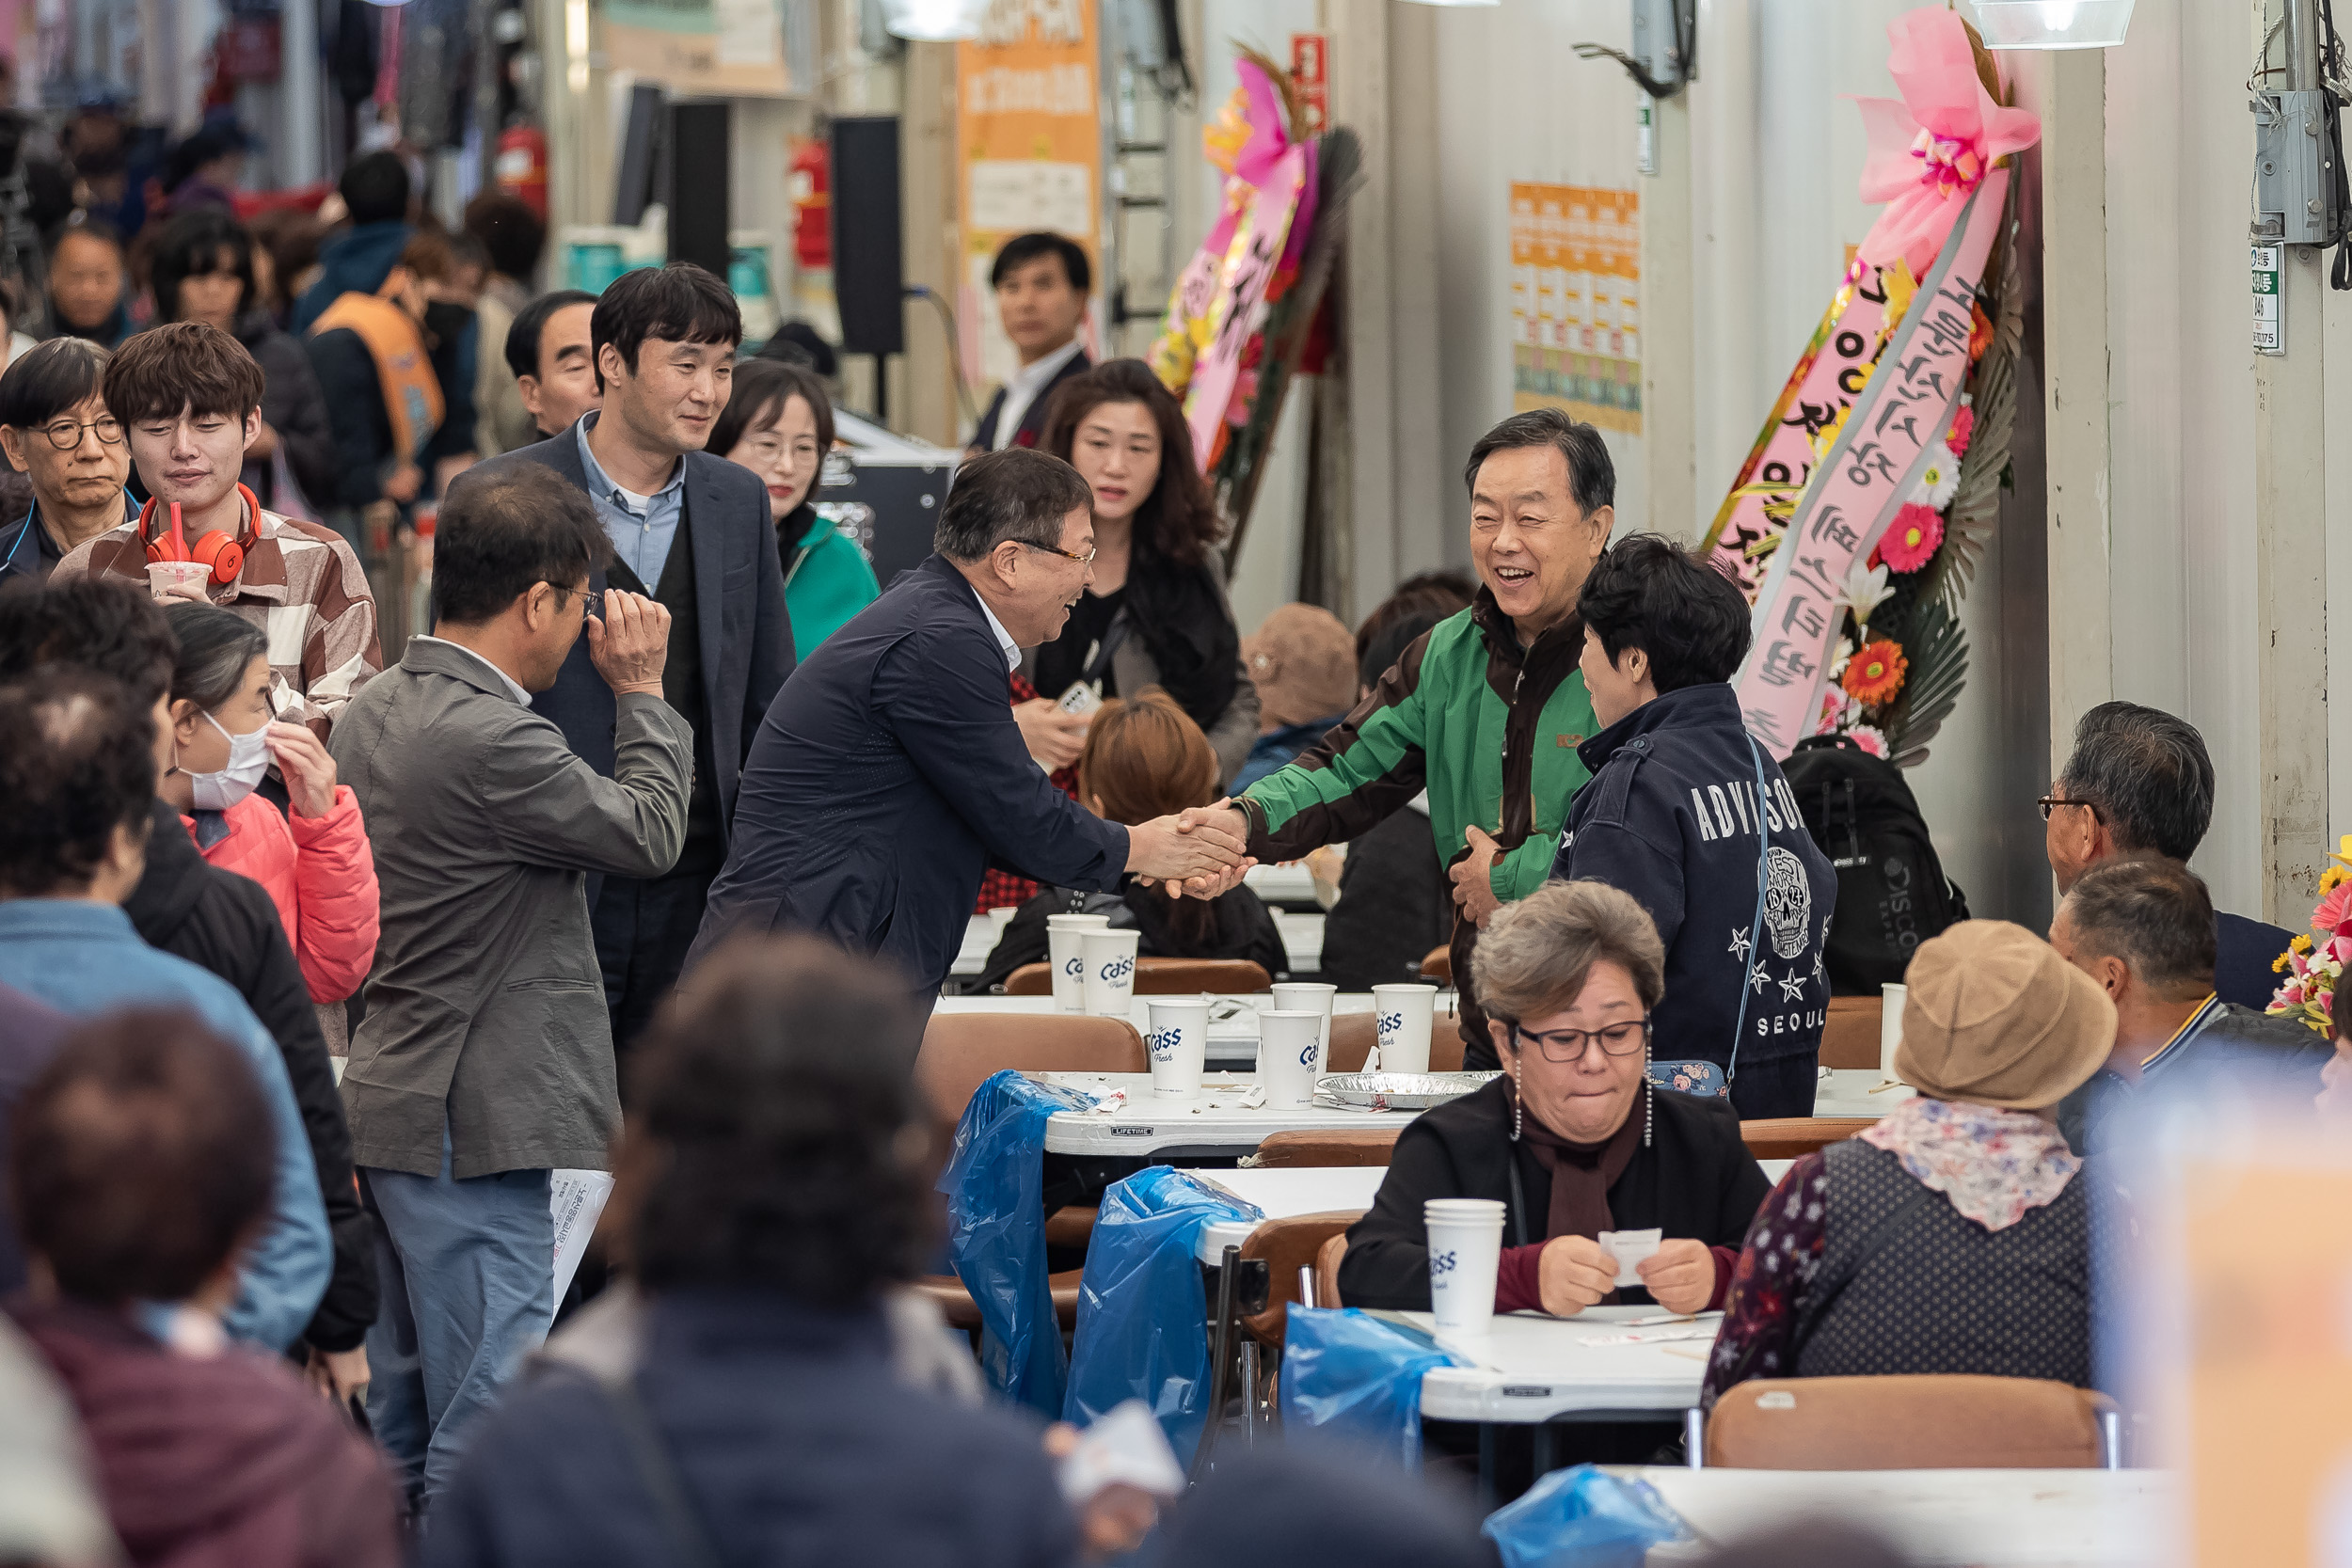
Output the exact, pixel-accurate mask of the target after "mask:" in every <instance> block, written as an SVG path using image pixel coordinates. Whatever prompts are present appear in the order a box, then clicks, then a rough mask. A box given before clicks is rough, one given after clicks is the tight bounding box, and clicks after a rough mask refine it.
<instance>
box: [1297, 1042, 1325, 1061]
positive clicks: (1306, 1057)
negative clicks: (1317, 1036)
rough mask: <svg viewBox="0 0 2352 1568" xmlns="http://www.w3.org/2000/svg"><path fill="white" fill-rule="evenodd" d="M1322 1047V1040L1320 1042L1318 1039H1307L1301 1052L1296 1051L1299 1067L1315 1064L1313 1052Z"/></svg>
mask: <svg viewBox="0 0 2352 1568" xmlns="http://www.w3.org/2000/svg"><path fill="white" fill-rule="evenodd" d="M1322 1048H1323V1047H1322V1042H1320V1041H1318V1040H1309V1041H1308V1042H1307V1047H1306V1049H1305V1050H1303V1051H1301V1052H1300V1053H1298V1065H1299V1066H1300V1067H1312V1066H1314V1065H1315V1053H1316V1052H1318V1051H1320V1050H1321V1049H1322Z"/></svg>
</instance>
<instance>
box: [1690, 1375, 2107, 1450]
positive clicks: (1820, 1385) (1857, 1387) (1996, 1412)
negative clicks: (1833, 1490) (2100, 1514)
mask: <svg viewBox="0 0 2352 1568" xmlns="http://www.w3.org/2000/svg"><path fill="white" fill-rule="evenodd" d="M1695 1414H1696V1413H1695V1412H1693V1415H1695ZM2121 1430H2122V1422H2121V1419H2120V1418H2119V1417H2118V1415H2117V1413H2116V1406H2115V1402H2114V1401H2113V1400H2110V1399H2108V1398H2107V1397H2106V1395H2105V1394H2099V1393H2094V1392H2092V1391H2091V1390H2090V1389H2088V1388H2075V1387H2072V1386H2068V1385H2066V1384H2063V1383H2051V1382H2046V1381H2044V1380H2042V1379H2041V1378H2026V1377H1975V1376H1961V1375H1951V1374H1942V1375H1934V1376H1925V1375H1922V1376H1900V1377H1894V1376H1890V1377H1806V1378H1764V1379H1759V1380H1757V1381H1755V1382H1751V1383H1741V1384H1737V1385H1735V1386H1732V1387H1731V1388H1729V1389H1726V1390H1725V1391H1724V1396H1723V1398H1721V1399H1720V1400H1718V1401H1716V1402H1715V1409H1714V1412H1713V1413H1712V1414H1711V1415H1710V1416H1709V1417H1708V1420H1707V1440H1706V1446H1705V1449H1704V1451H1705V1453H1706V1455H1707V1463H1708V1465H1709V1466H1710V1467H1719V1468H1724V1469H1732V1470H2085V1469H2094V1468H2096V1467H2098V1466H2099V1465H2103V1464H2104V1465H2107V1466H2108V1467H2110V1468H2115V1467H2120V1466H2121V1465H2122V1456H2121V1454H2120V1452H2119V1451H2118V1441H2119V1438H2120V1434H2121Z"/></svg>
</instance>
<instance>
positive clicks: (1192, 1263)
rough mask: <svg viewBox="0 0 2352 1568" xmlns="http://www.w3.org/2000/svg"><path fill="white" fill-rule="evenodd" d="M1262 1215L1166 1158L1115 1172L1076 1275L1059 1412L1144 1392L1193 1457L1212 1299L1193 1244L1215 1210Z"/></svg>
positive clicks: (1204, 1415) (1081, 1411) (1080, 1416)
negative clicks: (1072, 1337) (1072, 1333)
mask: <svg viewBox="0 0 2352 1568" xmlns="http://www.w3.org/2000/svg"><path fill="white" fill-rule="evenodd" d="M1264 1217H1265V1216H1264V1213H1263V1211H1261V1210H1260V1209H1259V1208H1258V1207H1257V1206H1256V1205H1255V1204H1251V1203H1244V1202H1243V1201H1242V1200H1241V1199H1239V1198H1236V1197H1233V1196H1229V1195H1227V1194H1225V1193H1220V1192H1216V1191H1215V1190H1213V1189H1211V1188H1208V1187H1204V1186H1202V1185H1201V1184H1200V1182H1198V1181H1196V1180H1193V1179H1192V1178H1191V1177H1189V1176H1185V1175H1183V1174H1182V1173H1180V1172H1178V1171H1175V1170H1171V1169H1169V1168H1168V1166H1166V1165H1153V1166H1152V1167H1151V1168H1150V1169H1149V1170H1140V1171H1137V1172H1136V1174H1135V1175H1133V1176H1131V1177H1128V1178H1127V1179H1126V1180H1123V1181H1117V1182H1113V1183H1112V1184H1111V1187H1110V1189H1109V1190H1108V1191H1107V1192H1105V1193H1104V1195H1103V1208H1102V1212H1100V1213H1098V1214H1097V1215H1096V1216H1095V1220H1094V1238H1093V1240H1092V1241H1091V1242H1089V1243H1088V1244H1087V1266H1086V1273H1085V1274H1084V1275H1081V1276H1080V1278H1079V1281H1078V1334H1077V1338H1076V1341H1075V1343H1074V1345H1073V1349H1072V1351H1071V1357H1070V1395H1069V1398H1068V1399H1067V1400H1066V1401H1065V1402H1064V1403H1063V1405H1062V1419H1064V1420H1066V1421H1074V1422H1076V1423H1077V1424H1078V1425H1080V1426H1087V1425H1089V1424H1090V1423H1092V1422H1093V1420H1094V1419H1095V1418H1097V1417H1099V1416H1104V1415H1107V1414H1109V1412H1110V1411H1111V1410H1112V1409H1113V1408H1115V1407H1116V1406H1118V1405H1120V1404H1123V1403H1125V1402H1127V1401H1129V1400H1136V1399H1139V1400H1141V1401H1143V1402H1145V1403H1146V1404H1149V1405H1150V1406H1151V1407H1152V1415H1153V1416H1155V1417H1157V1418H1159V1422H1160V1429H1161V1430H1162V1431H1164V1432H1166V1433H1168V1447H1170V1448H1172V1449H1175V1450H1176V1454H1177V1457H1178V1458H1180V1459H1189V1458H1190V1457H1191V1455H1192V1450H1193V1449H1195V1448H1196V1447H1198V1446H1199V1444H1200V1428H1201V1426H1202V1425H1203V1424H1204V1423H1205V1422H1206V1421H1207V1419H1208V1402H1209V1334H1208V1320H1209V1306H1208V1300H1207V1296H1206V1293H1205V1292H1204V1291H1203V1290H1202V1288H1201V1283H1200V1262H1199V1260H1198V1259H1195V1258H1194V1256H1193V1248H1194V1246H1195V1245H1196V1244H1198V1243H1199V1241H1200V1227H1202V1226H1204V1225H1206V1224H1208V1223H1209V1222H1210V1221H1211V1220H1252V1221H1255V1220H1260V1219H1263V1218H1264Z"/></svg>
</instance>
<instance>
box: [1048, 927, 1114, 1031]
mask: <svg viewBox="0 0 2352 1568" xmlns="http://www.w3.org/2000/svg"><path fill="white" fill-rule="evenodd" d="M1110 924H1111V917H1110V916H1109V915H1106V914H1049V915H1047V916H1046V917H1045V961H1046V962H1047V963H1049V964H1051V965H1053V968H1054V1010H1055V1011H1056V1012H1062V1013H1082V1012H1085V1011H1086V1009H1087V1003H1086V959H1085V957H1084V955H1082V954H1081V953H1080V952H1079V951H1078V938H1079V937H1080V936H1081V935H1083V934H1084V933H1086V932H1088V931H1106V930H1108V929H1110Z"/></svg>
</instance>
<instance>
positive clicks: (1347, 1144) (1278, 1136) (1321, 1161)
mask: <svg viewBox="0 0 2352 1568" xmlns="http://www.w3.org/2000/svg"><path fill="white" fill-rule="evenodd" d="M1402 1131H1404V1129H1402V1128H1398V1127H1342V1128H1334V1129H1332V1130H1331V1131H1330V1132H1268V1133H1267V1134H1266V1135H1265V1136H1264V1137H1263V1138H1262V1139H1260V1140H1259V1142H1258V1164H1259V1165H1260V1166H1262V1167H1273V1168H1277V1169H1279V1168H1289V1167H1301V1166H1315V1167H1323V1166H1329V1165H1385V1164H1388V1163H1389V1156H1390V1154H1391V1153H1392V1152H1393V1151H1394V1150H1395V1148H1396V1135H1397V1133H1399V1132H1402Z"/></svg>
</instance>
